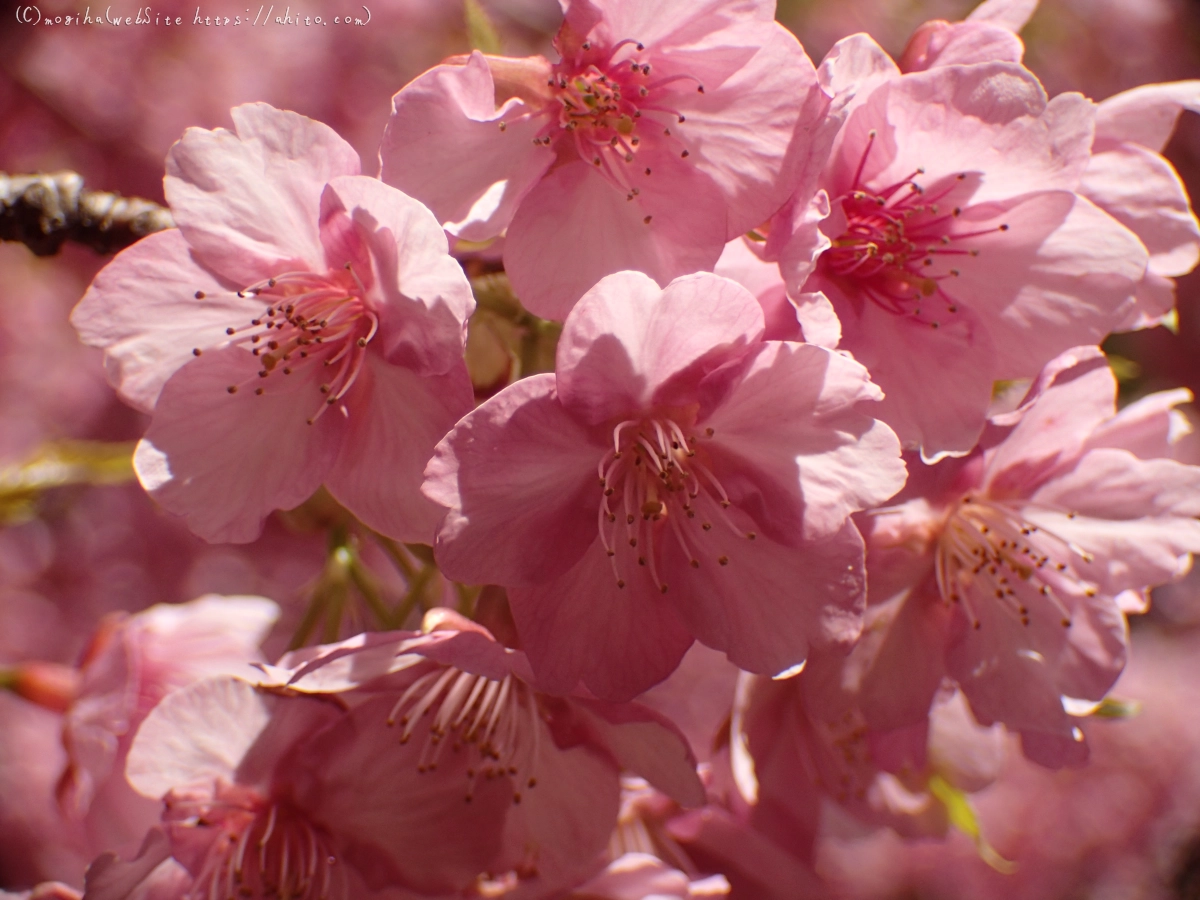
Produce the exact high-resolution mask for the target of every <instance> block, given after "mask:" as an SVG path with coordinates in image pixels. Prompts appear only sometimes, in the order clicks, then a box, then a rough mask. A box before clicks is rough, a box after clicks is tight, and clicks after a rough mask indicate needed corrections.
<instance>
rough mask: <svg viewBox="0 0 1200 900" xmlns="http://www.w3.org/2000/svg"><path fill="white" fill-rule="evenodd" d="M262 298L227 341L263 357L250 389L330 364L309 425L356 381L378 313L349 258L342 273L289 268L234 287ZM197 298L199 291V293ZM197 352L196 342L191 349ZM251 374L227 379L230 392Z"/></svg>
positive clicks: (228, 331) (260, 390) (245, 385)
mask: <svg viewBox="0 0 1200 900" xmlns="http://www.w3.org/2000/svg"><path fill="white" fill-rule="evenodd" d="M238 294H239V296H252V297H256V298H258V299H260V300H262V301H264V302H265V303H266V306H265V308H264V310H263V312H262V314H261V315H259V316H257V317H255V318H253V319H251V320H250V322H249V323H248V324H245V325H241V326H240V327H234V326H230V327H229V328H226V329H225V333H226V334H227V335H229V336H230V343H231V344H233V345H235V346H240V347H244V348H246V349H248V350H250V352H251V353H253V354H254V355H255V356H256V357H258V358H259V360H260V362H261V363H262V368H261V369H260V370H259V372H258V380H257V386H256V387H254V393H255V394H258V395H259V396H261V395H262V394H264V393H265V392H266V386H265V385H264V384H263V383H262V381H263V379H267V378H269V377H271V376H273V375H279V374H282V375H284V376H287V375H292V374H293V373H296V372H298V371H300V370H301V369H302V368H303V367H305V366H315V365H321V366H323V367H325V368H327V369H329V373H328V377H327V378H325V379H323V381H322V383H321V386H320V392H321V394H322V395H324V402H323V403H321V405H320V406H319V408H318V409H317V411H316V412H315V414H314V415H313V416H312V417H311V418H309V420H308V423H309V424H310V425H311V424H312V423H313V422H315V421H316V420H317V419H318V418H320V416H321V414H322V413H323V412H324V411H325V410H326V409H328V408H329V407H330V406H333V405H334V404H336V403H337V402H338V401H339V400H341V399H342V397H344V396H345V395H346V392H347V391H349V390H350V388H351V387H352V386H353V385H354V382H355V380H356V379H357V378H358V374H359V372H360V371H361V369H362V365H363V362H364V361H365V359H366V355H367V345H368V344H369V343H370V342H371V340H372V338H374V337H375V333H376V332H377V331H378V329H379V317H378V316H377V315H376V313H375V312H374V310H373V309H372V308H371V307H370V306H369V305H368V304H367V302H366V300H365V299H364V298H365V294H366V289H365V288H364V287H363V285H362V282H361V281H360V280H359V279H358V276H357V275H356V274H355V273H354V270H353V269H352V268H351V267H350V265H349V264H347V266H346V274H344V275H343V274H342V273H335V272H331V273H327V274H324V275H320V274H317V273H315V272H288V273H285V274H283V275H277V276H275V277H274V278H268V279H266V280H264V281H260V282H259V283H257V284H253V285H251V286H250V287H248V288H245V289H243V290H241V291H239V292H238ZM198 299H201V297H200V296H199V295H198ZM192 352H193V353H194V354H195V355H197V356H199V355H200V354H201V351H200V350H199V349H198V348H197V349H195V350H193V351H192ZM255 384H256V381H255V380H254V379H251V380H250V381H248V382H245V383H243V384H240V385H230V386H229V388H228V391H229V393H231V394H236V393H237V392H238V390H240V389H243V388H248V387H250V386H252V385H255Z"/></svg>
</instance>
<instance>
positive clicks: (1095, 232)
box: [949, 192, 1147, 378]
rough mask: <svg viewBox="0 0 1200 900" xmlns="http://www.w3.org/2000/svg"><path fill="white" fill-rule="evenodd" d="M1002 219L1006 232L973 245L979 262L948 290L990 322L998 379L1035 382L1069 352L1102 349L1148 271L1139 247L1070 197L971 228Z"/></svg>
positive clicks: (1031, 202) (1037, 200)
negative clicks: (1045, 367) (1091, 346)
mask: <svg viewBox="0 0 1200 900" xmlns="http://www.w3.org/2000/svg"><path fill="white" fill-rule="evenodd" d="M997 220H998V221H999V222H1000V223H1002V224H1005V225H1008V229H1007V230H1006V231H1001V230H994V231H992V232H991V233H989V234H984V235H981V236H979V237H977V238H975V239H974V240H973V246H974V249H977V250H978V251H979V258H978V259H977V260H974V261H973V262H974V263H975V264H974V265H965V264H964V265H963V266H961V272H962V274H961V277H959V278H956V279H954V284H953V285H952V286H951V288H950V289H949V290H950V291H951V292H952V293H953V296H954V297H955V298H959V297H961V298H964V302H969V303H970V305H971V309H972V310H973V311H974V312H975V313H976V314H978V315H979V316H980V317H981V318H982V319H983V320H984V321H985V323H986V324H987V327H988V330H989V332H990V334H991V337H992V341H993V343H994V344H995V347H996V352H997V356H998V361H997V369H996V372H995V377H997V378H1017V377H1027V376H1031V375H1033V374H1034V373H1036V372H1037V370H1038V369H1039V368H1041V366H1042V365H1044V364H1045V362H1046V361H1047V360H1050V359H1052V358H1053V357H1055V356H1057V355H1058V354H1059V353H1061V352H1063V351H1064V350H1066V349H1068V348H1070V347H1073V346H1077V345H1080V344H1093V343H1099V342H1100V341H1102V340H1103V339H1104V338H1105V337H1106V336H1107V335H1108V333H1109V332H1110V331H1111V330H1112V329H1113V328H1114V327H1115V326H1116V325H1117V323H1118V322H1120V320H1121V319H1122V317H1123V316H1124V314H1125V311H1126V308H1127V303H1128V297H1129V295H1130V294H1131V293H1132V291H1133V289H1134V287H1135V286H1136V285H1137V283H1138V282H1139V281H1141V279H1142V275H1143V273H1144V272H1145V271H1146V263H1147V256H1146V250H1145V248H1144V247H1143V246H1142V244H1141V242H1140V241H1139V240H1138V239H1137V238H1136V237H1135V236H1134V235H1133V234H1132V233H1131V232H1130V231H1129V230H1128V229H1126V228H1125V227H1124V226H1122V225H1120V224H1119V223H1118V222H1117V221H1116V220H1114V219H1113V218H1112V217H1110V216H1109V215H1107V214H1106V213H1104V212H1103V211H1101V210H1099V209H1097V208H1096V207H1095V206H1094V205H1093V204H1092V203H1090V202H1089V201H1088V200H1086V199H1084V198H1083V197H1079V196H1075V195H1072V194H1068V193H1066V192H1062V193H1057V192H1055V193H1045V194H1035V195H1033V196H1032V197H1030V198H1028V199H1026V200H1024V201H1023V202H1020V203H1018V204H1017V205H1016V206H1013V207H1011V208H1008V209H1007V210H1004V211H1002V212H998V214H997V215H996V216H995V218H994V219H990V220H989V221H986V222H985V221H980V222H977V223H975V222H973V223H972V224H974V225H977V227H979V228H981V229H984V228H988V227H989V225H990V224H991V222H992V221H997ZM967 298H969V301H968V299H967Z"/></svg>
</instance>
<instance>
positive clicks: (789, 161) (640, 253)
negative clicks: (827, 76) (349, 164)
mask: <svg viewBox="0 0 1200 900" xmlns="http://www.w3.org/2000/svg"><path fill="white" fill-rule="evenodd" d="M562 6H563V11H564V16H565V19H564V22H563V26H562V29H561V30H560V31H559V33H558V36H557V37H556V38H555V48H556V50H557V51H558V53H559V56H560V59H559V60H558V61H557V62H549V61H547V60H545V59H543V58H542V57H530V58H527V59H508V58H503V57H484V56H483V55H482V54H480V53H478V52H477V53H474V54H472V55H471V56H470V57H469V58H466V59H457V60H450V61H448V62H446V63H443V64H442V65H440V66H437V67H436V68H434V69H431V70H430V71H429V72H427V73H425V74H424V75H422V76H420V77H419V78H417V79H416V80H415V81H413V82H412V83H411V84H409V85H408V86H406V87H405V88H404V89H403V90H401V91H400V92H399V93H398V94H397V95H396V97H395V99H394V101H393V107H394V111H393V114H392V118H391V121H390V122H389V124H388V129H387V132H386V134H385V137H384V143H383V148H382V150H381V156H382V159H383V175H382V177H383V179H384V180H385V181H387V182H388V183H389V184H393V185H396V186H397V187H399V188H400V189H402V190H404V191H406V192H408V193H411V194H412V195H413V196H414V197H417V198H418V199H420V200H422V201H423V202H425V203H427V204H428V205H429V206H430V208H431V209H432V210H433V211H434V214H435V215H436V216H437V217H438V219H439V220H440V221H442V222H443V223H445V224H446V227H447V229H448V230H449V231H451V232H452V233H454V234H457V235H459V236H461V237H463V238H465V239H467V240H472V241H479V240H485V239H488V238H492V237H495V236H497V235H499V234H501V233H502V232H506V239H505V249H504V262H505V268H506V270H507V271H508V274H509V277H510V278H511V279H512V283H513V286H514V288H515V289H516V292H517V295H518V296H519V297H520V298H521V301H522V303H524V304H525V306H526V307H528V308H529V309H530V310H531V311H532V312H534V313H536V314H537V315H540V316H543V317H548V318H555V319H562V318H563V317H565V316H566V314H567V312H568V311H569V310H570V309H571V307H572V305H574V303H575V302H576V300H578V299H579V297H580V296H582V295H583V293H584V292H585V291H586V290H588V289H589V288H590V287H591V286H592V285H593V284H595V283H596V282H597V281H599V280H600V278H601V277H603V276H605V275H608V274H611V273H613V272H617V271H620V270H622V269H636V270H639V271H642V272H645V273H646V274H648V275H650V276H651V277H653V278H654V279H655V280H656V281H658V283H659V284H660V285H665V284H666V283H667V282H668V281H670V280H671V279H673V278H675V277H677V276H680V275H685V274H687V273H690V272H695V271H698V270H711V268H712V266H713V264H714V263H715V262H716V261H717V257H718V256H719V255H720V253H721V248H722V247H723V246H724V244H725V242H726V241H728V240H730V239H732V238H734V237H736V236H738V235H740V234H742V233H743V232H746V231H748V230H749V229H751V228H753V227H754V226H756V225H758V224H760V223H761V222H764V221H765V220H766V219H767V218H768V217H769V216H770V215H771V214H772V213H774V212H775V211H776V209H778V208H779V206H780V205H782V203H783V201H784V200H786V199H787V198H788V196H790V195H791V193H792V192H793V191H794V190H795V188H796V187H797V181H798V179H800V178H801V177H802V175H803V173H804V170H805V169H806V168H807V167H809V166H810V165H811V163H810V161H809V159H808V156H809V153H810V150H811V148H810V146H809V136H808V131H809V130H810V129H811V128H812V127H813V126H814V125H815V124H816V123H818V122H819V121H821V119H822V117H823V115H824V109H825V105H826V103H827V98H826V97H825V95H824V94H823V93H822V92H821V91H820V89H819V87H818V86H817V82H816V73H815V71H814V69H813V67H812V63H811V62H810V61H809V59H808V57H807V56H806V55H805V54H804V51H803V50H802V49H801V47H800V45H799V44H798V43H797V42H796V39H795V38H794V37H792V36H791V34H790V33H788V32H787V31H786V30H785V29H784V28H783V27H782V26H780V25H778V24H777V23H775V22H774V21H773V16H774V10H775V4H774V2H773V0H717V2H706V3H701V4H695V3H688V2H679V0H676V2H671V3H656V4H652V5H646V4H644V3H640V2H636V0H562ZM817 165H819V163H817Z"/></svg>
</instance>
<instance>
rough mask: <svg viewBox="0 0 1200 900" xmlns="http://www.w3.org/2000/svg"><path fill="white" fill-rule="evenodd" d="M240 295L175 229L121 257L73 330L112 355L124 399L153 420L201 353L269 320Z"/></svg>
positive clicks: (74, 317)
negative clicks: (171, 381)
mask: <svg viewBox="0 0 1200 900" xmlns="http://www.w3.org/2000/svg"><path fill="white" fill-rule="evenodd" d="M236 290H237V288H231V286H230V285H229V284H228V283H225V282H222V281H219V280H218V279H217V278H216V277H215V276H214V275H213V274H212V273H211V272H209V271H208V270H207V269H204V268H202V267H201V266H200V265H198V264H197V263H196V262H195V260H194V259H193V258H192V256H191V251H190V248H189V247H188V243H187V241H186V240H185V239H184V237H183V235H182V234H181V233H180V232H179V231H178V230H177V229H173V230H170V231H164V232H160V233H158V234H152V235H149V236H148V237H145V238H143V239H142V240H140V241H138V242H137V243H136V244H134V245H133V246H132V247H129V248H128V249H126V250H123V251H121V252H120V253H119V254H117V256H116V258H115V259H113V261H112V262H110V263H109V264H108V265H107V266H105V267H104V268H103V269H101V270H100V272H99V274H98V275H96V278H95V280H94V281H93V282H92V283H91V285H90V286H89V287H88V290H87V293H85V294H84V295H83V299H82V300H80V301H79V305H78V306H76V307H75V310H74V311H73V312H72V313H71V324H72V325H74V326H75V328H76V330H77V331H78V332H79V337H80V339H81V340H82V341H83V342H84V343H85V344H90V345H92V346H94V347H100V348H102V349H103V350H104V351H105V366H106V367H107V369H108V378H109V381H110V382H111V383H112V384H113V386H114V387H115V388H116V389H117V390H118V392H119V393H120V394H121V397H122V398H123V399H125V400H126V401H128V402H129V403H131V404H133V405H134V406H136V407H137V408H138V409H141V410H143V411H146V412H149V411H150V410H151V409H153V408H154V404H155V402H156V401H157V400H158V394H159V391H161V390H162V386H163V385H164V384H165V383H166V381H167V379H168V378H170V377H171V376H172V375H173V374H175V371H176V370H177V369H178V368H179V367H180V366H182V365H184V364H185V363H188V362H191V360H192V356H193V354H192V350H193V349H194V348H197V347H199V348H201V349H206V348H208V347H216V346H220V345H222V344H224V343H225V342H226V341H227V340H228V336H227V335H226V333H225V329H226V328H229V327H231V326H233V327H241V326H243V325H245V324H246V323H247V322H249V321H250V319H252V318H253V317H254V316H256V315H258V314H260V313H261V312H262V304H261V303H259V302H257V301H255V300H253V299H250V298H240V297H238V296H237V295H236V293H235V291H236ZM197 292H199V293H200V294H201V295H202V296H201V297H200V298H199V299H197V297H196V294H197Z"/></svg>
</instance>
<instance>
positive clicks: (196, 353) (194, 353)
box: [192, 347, 200, 356]
mask: <svg viewBox="0 0 1200 900" xmlns="http://www.w3.org/2000/svg"><path fill="white" fill-rule="evenodd" d="M199 355H200V348H199V347H193V348H192V356H199Z"/></svg>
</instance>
